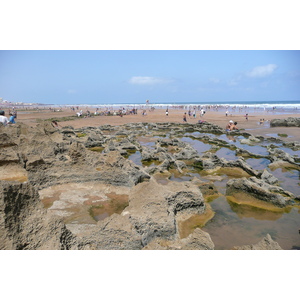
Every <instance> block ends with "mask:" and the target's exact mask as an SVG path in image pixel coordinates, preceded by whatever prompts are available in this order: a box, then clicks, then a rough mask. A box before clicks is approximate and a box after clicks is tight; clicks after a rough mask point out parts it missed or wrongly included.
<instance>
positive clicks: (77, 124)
mask: <svg viewBox="0 0 300 300" xmlns="http://www.w3.org/2000/svg"><path fill="white" fill-rule="evenodd" d="M82 110H83V114H85V112H86V111H87V110H89V111H90V112H91V117H76V118H75V116H76V111H73V110H71V109H70V108H69V107H66V108H62V109H61V111H53V110H49V109H43V110H26V111H22V110H19V111H18V117H17V120H16V121H17V122H23V123H25V124H27V125H30V126H36V125H38V124H39V122H40V121H41V120H46V119H51V118H56V120H57V121H58V124H59V126H62V127H64V126H72V127H74V128H81V127H86V126H93V127H94V126H95V127H97V126H100V125H104V124H110V125H122V124H126V123H138V122H154V123H155V122H178V123H183V114H184V112H187V110H186V109H182V108H169V115H168V116H166V114H165V109H158V108H156V109H154V110H149V109H148V110H146V115H142V110H141V109H140V110H138V114H135V115H133V114H130V115H124V116H123V117H120V116H117V115H116V116H105V115H96V116H95V115H94V112H95V108H94V107H93V108H88V107H84V108H83V109H82ZM6 115H8V112H7V114H6ZM66 117H73V119H72V120H68V121H63V120H62V119H63V118H66ZM287 117H300V111H291V112H290V113H287V112H283V113H281V112H278V111H277V112H267V113H266V112H264V111H255V112H249V115H248V120H246V118H245V113H244V112H235V111H230V112H229V113H228V115H227V116H226V115H225V111H224V110H220V111H215V110H207V111H206V113H205V114H204V116H203V117H200V111H197V114H196V118H194V117H189V116H188V115H187V122H188V123H191V124H195V123H197V122H198V121H199V120H203V121H207V122H211V123H214V124H217V125H219V126H221V127H222V128H225V126H226V124H227V123H228V122H229V121H230V120H233V121H234V122H237V123H238V124H237V127H238V128H239V129H244V130H246V131H249V132H250V133H252V134H253V135H262V136H264V137H270V136H272V137H278V133H279V134H287V135H288V136H287V137H284V138H283V139H284V140H287V141H294V140H300V130H299V128H298V127H273V128H271V127H270V120H272V119H285V118H287ZM261 119H264V122H263V123H262V124H260V120H261Z"/></svg>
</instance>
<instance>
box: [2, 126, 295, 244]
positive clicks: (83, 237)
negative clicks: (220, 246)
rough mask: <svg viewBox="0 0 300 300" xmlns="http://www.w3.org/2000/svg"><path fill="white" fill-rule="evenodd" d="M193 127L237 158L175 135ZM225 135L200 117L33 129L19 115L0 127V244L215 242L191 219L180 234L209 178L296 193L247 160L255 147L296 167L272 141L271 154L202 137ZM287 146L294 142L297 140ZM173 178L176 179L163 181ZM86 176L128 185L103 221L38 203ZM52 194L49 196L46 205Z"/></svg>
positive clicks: (230, 191)
mask: <svg viewBox="0 0 300 300" xmlns="http://www.w3.org/2000/svg"><path fill="white" fill-rule="evenodd" d="M194 132H197V133H198V134H199V135H198V136H197V138H196V139H195V140H200V141H203V142H205V143H207V144H210V145H212V146H213V147H217V148H216V149H219V148H226V149H229V150H230V151H233V153H236V154H238V155H240V156H238V157H237V159H236V160H230V159H225V158H223V157H220V156H218V155H216V153H214V152H215V150H216V149H215V148H213V147H212V148H211V149H210V150H208V151H205V152H204V153H201V152H199V150H197V149H195V148H194V147H193V146H192V145H191V144H189V143H187V142H184V141H183V140H181V137H183V136H184V135H185V134H187V136H191V135H192V134H193V133H194ZM225 133H226V132H225V131H224V130H223V129H222V128H220V127H219V126H216V125H214V124H210V123H207V122H204V123H199V124H195V125H192V124H176V123H156V124H152V123H137V124H134V123H132V124H127V125H124V126H110V125H106V126H100V127H98V128H93V127H85V128H81V129H76V130H75V129H74V128H72V127H70V126H69V127H64V128H61V129H58V128H54V127H53V126H52V124H51V123H50V122H43V123H41V125H40V126H38V127H36V128H30V127H28V126H25V125H23V124H21V123H20V124H17V125H16V126H10V127H7V128H5V127H1V128H0V148H1V152H0V174H1V175H0V179H1V189H0V201H1V202H0V205H1V207H0V214H1V218H0V220H1V224H0V227H1V236H0V248H1V249H214V247H215V246H214V243H213V241H212V240H211V238H210V236H209V234H208V233H207V232H205V231H202V230H201V229H200V228H197V226H198V225H197V226H195V228H194V230H193V231H192V233H191V234H189V235H188V236H187V237H184V238H182V237H181V236H180V230H179V224H183V223H184V221H185V220H188V219H189V218H191V216H204V215H205V214H206V213H207V211H208V205H207V202H206V198H207V199H212V198H215V197H217V196H218V195H219V191H218V188H217V187H216V185H215V183H217V182H222V181H223V180H224V178H225V177H224V176H226V175H224V174H232V173H235V174H236V177H238V178H234V179H230V180H228V182H227V184H226V195H229V196H230V195H234V194H235V193H236V192H239V193H240V192H243V193H246V194H247V195H251V196H254V197H256V198H257V199H258V200H262V201H266V202H269V203H270V204H272V205H274V206H278V207H286V206H291V205H294V204H295V201H298V198H299V197H298V196H297V195H294V194H293V193H291V192H289V191H287V190H285V189H283V188H281V187H280V186H279V184H280V182H279V180H278V178H276V177H275V176H273V175H272V174H271V173H270V172H269V171H267V170H266V169H265V170H261V171H258V170H256V169H255V168H253V167H251V166H250V165H249V164H248V163H247V161H246V160H245V159H244V158H248V157H254V156H255V155H256V158H262V159H265V158H268V159H269V160H270V161H271V164H273V167H274V168H277V167H278V166H277V165H276V164H278V165H280V163H282V162H283V163H288V164H289V165H292V166H293V168H294V169H297V168H299V165H298V162H297V159H295V157H293V156H292V155H290V154H289V153H287V152H285V151H283V150H282V149H277V148H273V147H269V148H268V151H269V155H260V154H255V153H252V152H251V151H248V150H246V149H243V148H239V147H237V146H235V145H233V144H230V143H228V142H227V141H225V140H223V139H221V138H218V137H213V136H210V135H208V134H211V135H212V134H217V135H225ZM236 134H237V135H239V136H243V137H246V138H247V140H248V141H249V142H251V144H256V143H258V142H263V137H261V138H259V137H253V136H251V135H250V134H247V133H242V134H241V133H239V132H237V133H236ZM231 135H232V134H231ZM141 136H143V138H146V139H147V137H148V138H149V139H150V138H151V139H152V141H153V142H151V145H150V144H147V143H143V142H141V141H139V138H140V137H141ZM247 143H248V142H247ZM241 144H243V142H242V140H241ZM285 146H286V147H289V148H296V149H298V148H297V147H298V144H297V142H295V143H289V144H286V145H285ZM91 150H93V151H91ZM134 153H136V154H139V155H140V161H139V163H138V164H136V163H134V162H133V161H131V160H130V159H128V157H129V156H130V155H131V154H134ZM274 164H275V165H274ZM199 172H200V173H201V172H205V176H204V177H203V178H204V179H205V181H202V180H201V176H200V178H196V177H194V176H193V174H199ZM203 174H204V173H203ZM233 175H234V174H233ZM172 177H174V178H178V180H177V181H172V180H170V178H172ZM239 177H242V178H239ZM248 177H250V178H248ZM181 178H185V180H182V179H181ZM84 183H86V185H88V184H89V183H97V184H102V185H103V186H105V185H107V186H108V185H110V186H113V187H114V188H115V189H116V193H118V189H119V190H120V191H121V189H124V188H126V189H128V191H127V192H126V197H128V205H127V206H126V207H125V208H124V209H123V208H122V209H121V210H120V209H119V210H116V213H112V214H108V215H107V217H105V218H104V219H101V220H99V221H97V220H96V221H95V220H93V221H92V222H87V223H86V224H83V223H80V222H79V223H76V222H75V221H74V222H72V223H64V222H66V221H65V220H66V219H65V218H63V217H59V216H58V214H55V213H54V207H52V208H51V207H50V208H49V207H48V208H45V206H44V205H43V204H42V202H41V198H40V195H42V192H43V191H45V189H47V188H51V187H54V186H57V185H66V186H67V185H68V184H69V185H70V184H84ZM97 188H98V189H99V190H97V189H96V190H95V191H93V192H94V194H93V195H94V196H91V197H94V198H91V199H88V200H85V198H84V196H83V200H84V201H85V203H88V205H90V209H91V211H94V210H101V209H103V205H104V202H103V201H104V200H105V199H104V198H105V197H104V198H103V199H100V198H101V197H99V195H100V194H101V193H102V194H103V188H102V187H97ZM97 191H98V192H97ZM39 192H40V195H39ZM91 194H92V193H91ZM57 195H58V194H57ZM57 195H56V194H55V195H54V194H53V199H54V200H53V201H54V202H53V201H52V202H53V203H55V201H57V200H55V199H57V198H56V196H57ZM60 196H61V194H60ZM57 197H58V196H57ZM66 197H67V199H65V200H68V201H70V202H72V201H73V203H75V202H74V201H75V198H72V197H73V196H72V193H69V194H68V196H66ZM97 197H98V198H97ZM96 198H97V199H96ZM93 199H94V200H93ZM46 201H50V200H47V199H46ZM93 201H94V202H93ZM105 201H107V200H105ZM52 202H51V203H52ZM49 203H50V202H49ZM57 203H58V202H57ZM62 203H63V202H61V205H62ZM105 203H106V202H105ZM51 205H52V204H51ZM105 205H106V204H105ZM61 213H62V215H63V208H62V212H61ZM87 217H92V216H88V214H87ZM211 217H212V215H211V216H210V218H211ZM204 223H205V222H204ZM198 227H199V226H198Z"/></svg>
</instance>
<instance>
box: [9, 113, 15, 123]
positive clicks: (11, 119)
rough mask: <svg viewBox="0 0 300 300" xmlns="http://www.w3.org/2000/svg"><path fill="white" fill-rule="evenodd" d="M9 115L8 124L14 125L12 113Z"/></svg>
mask: <svg viewBox="0 0 300 300" xmlns="http://www.w3.org/2000/svg"><path fill="white" fill-rule="evenodd" d="M9 115H10V117H9V120H8V123H9V124H16V121H15V116H14V115H13V114H12V113H10V114H9Z"/></svg>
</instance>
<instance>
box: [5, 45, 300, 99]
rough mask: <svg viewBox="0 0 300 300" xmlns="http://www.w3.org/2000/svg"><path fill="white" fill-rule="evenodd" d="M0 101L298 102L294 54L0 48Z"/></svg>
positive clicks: (298, 64)
mask: <svg viewBox="0 0 300 300" xmlns="http://www.w3.org/2000/svg"><path fill="white" fill-rule="evenodd" d="M0 97H2V98H3V99H5V100H8V101H13V102H16V101H21V102H38V103H45V104H101V103H105V104H106V103H116V104H117V103H145V101H146V99H149V100H150V103H164V102H169V103H170V102H171V103H173V102H196V101H203V102H209V101H220V102H221V101H256V100H259V101H262V100H263V101H266V102H268V101H272V100H300V51H285V50H279V51H268V50H261V51H254V50H250V51H240V50H236V51H233V50H227V51H222V50H215V51H209V50H191V51H189V50H136V51H134V50H115V51H113V50H111V51H110V50H78V51H75V50H57V51H55V50H49V51H46V50H41V51H38V50H36V51H33V50H28V51H22V50H15V51H10V50H2V51H0Z"/></svg>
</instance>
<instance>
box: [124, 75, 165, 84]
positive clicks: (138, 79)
mask: <svg viewBox="0 0 300 300" xmlns="http://www.w3.org/2000/svg"><path fill="white" fill-rule="evenodd" d="M168 82H170V80H168V79H165V78H157V77H148V76H133V77H131V78H130V79H129V83H131V84H140V85H154V84H162V83H168Z"/></svg>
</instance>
